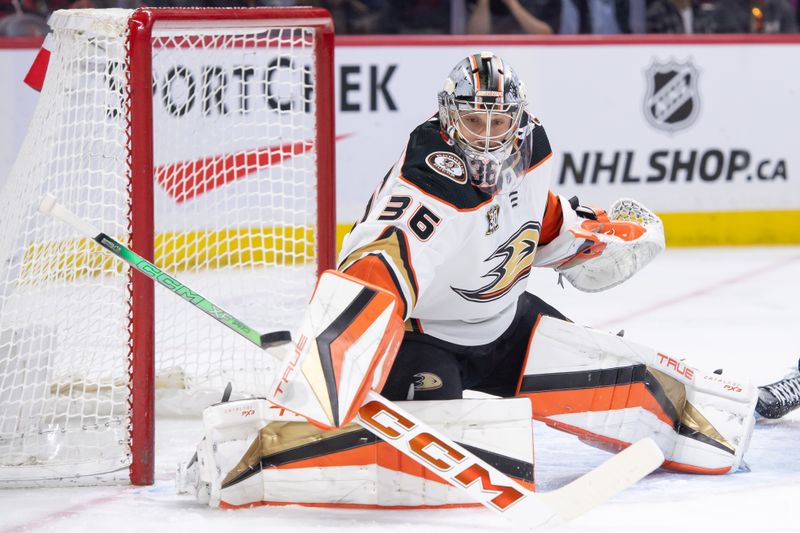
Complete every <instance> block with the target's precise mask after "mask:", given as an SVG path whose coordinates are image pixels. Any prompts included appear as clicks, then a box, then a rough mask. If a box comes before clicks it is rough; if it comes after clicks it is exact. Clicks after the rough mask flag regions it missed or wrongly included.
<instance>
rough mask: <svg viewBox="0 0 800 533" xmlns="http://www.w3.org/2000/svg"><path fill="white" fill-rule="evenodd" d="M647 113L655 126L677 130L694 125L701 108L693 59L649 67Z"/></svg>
mask: <svg viewBox="0 0 800 533" xmlns="http://www.w3.org/2000/svg"><path fill="white" fill-rule="evenodd" d="M645 76H646V77H647V93H646V94H645V97H644V116H645V118H647V121H648V122H649V123H650V124H652V125H653V127H655V128H658V129H660V130H664V131H670V132H672V131H678V130H682V129H685V128H688V127H689V126H691V125H692V124H693V123H694V121H695V119H696V118H697V115H698V113H699V111H700V96H699V94H698V91H697V76H698V74H697V69H696V68H695V67H694V65H692V64H691V63H690V62H688V61H687V62H686V63H677V62H668V63H658V62H656V63H654V64H653V65H652V66H651V67H650V68H648V69H647V73H646V74H645Z"/></svg>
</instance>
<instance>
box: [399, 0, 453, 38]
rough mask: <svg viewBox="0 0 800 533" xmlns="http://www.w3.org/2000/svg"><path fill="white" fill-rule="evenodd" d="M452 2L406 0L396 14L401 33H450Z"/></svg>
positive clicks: (446, 0) (444, 0) (441, 0)
mask: <svg viewBox="0 0 800 533" xmlns="http://www.w3.org/2000/svg"><path fill="white" fill-rule="evenodd" d="M450 9H451V7H450V0H405V1H404V2H403V7H402V9H398V10H397V12H396V16H397V22H398V31H399V32H400V33H433V34H446V33H450Z"/></svg>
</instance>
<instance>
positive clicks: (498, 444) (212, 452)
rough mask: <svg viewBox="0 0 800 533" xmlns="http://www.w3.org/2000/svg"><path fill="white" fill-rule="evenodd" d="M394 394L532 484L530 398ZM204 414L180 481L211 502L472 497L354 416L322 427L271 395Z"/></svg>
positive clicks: (459, 501) (376, 503) (365, 503)
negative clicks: (192, 457) (412, 398)
mask: <svg viewBox="0 0 800 533" xmlns="http://www.w3.org/2000/svg"><path fill="white" fill-rule="evenodd" d="M258 402H261V403H258ZM254 403H257V404H258V407H255V408H254V407H253V404H254ZM398 403H399V404H401V405H402V406H403V408H404V409H407V410H408V411H409V412H411V413H412V414H413V415H415V416H417V417H419V418H420V419H421V420H423V421H425V422H426V423H429V424H430V425H431V426H432V427H433V428H434V429H436V430H439V431H441V432H442V433H444V434H445V435H447V436H448V437H450V438H452V439H453V440H455V441H457V442H459V443H462V444H465V445H467V446H469V447H471V448H470V449H471V450H472V451H473V452H474V453H476V454H477V455H478V456H479V457H481V458H483V459H484V460H487V461H489V462H493V464H494V466H496V467H498V468H500V469H501V470H502V471H504V473H506V474H508V475H511V476H512V477H514V478H516V479H518V480H521V481H522V482H523V484H525V485H526V486H527V488H529V489H530V488H532V485H533V434H532V431H531V408H530V402H529V401H528V400H527V399H522V398H508V399H485V400H484V399H480V400H453V401H430V402H422V401H418V402H398ZM239 404H241V406H240V405H239ZM245 411H246V412H249V411H255V413H254V414H252V415H250V417H246V418H245V417H242V415H241V413H242V412H245ZM203 419H204V424H205V438H204V439H203V440H202V441H201V442H200V443H199V444H198V448H197V453H198V461H197V462H196V463H195V464H194V465H193V466H192V467H191V468H188V469H187V468H184V469H182V470H181V471H180V472H179V482H178V484H179V486H183V487H184V492H188V493H191V494H194V495H195V496H196V498H197V499H198V501H199V502H201V503H206V504H208V505H209V506H212V507H217V506H220V507H227V508H231V507H242V506H250V505H260V504H270V503H274V504H280V503H301V504H312V505H313V504H324V505H348V506H359V507H421V506H426V507H428V506H432V507H438V506H450V505H474V503H473V501H472V500H471V499H469V498H465V497H464V495H463V494H462V492H461V491H459V490H457V489H455V488H453V487H451V486H450V485H448V484H447V483H444V482H443V481H442V480H441V479H440V478H438V476H435V475H433V474H431V473H429V472H428V471H427V470H423V468H422V467H421V466H419V465H418V464H417V463H416V462H414V461H412V460H411V459H408V458H406V457H404V456H401V455H400V454H399V452H397V451H396V450H394V448H391V447H390V446H389V445H388V444H384V443H379V442H376V438H375V437H373V436H372V434H371V433H369V432H367V431H366V430H363V429H362V428H361V427H360V426H357V425H355V424H350V425H347V426H344V427H342V428H337V429H333V430H330V431H323V430H321V429H319V428H316V427H314V426H311V425H310V424H308V423H307V422H305V420H304V419H302V418H299V417H296V416H294V415H292V414H290V413H284V412H282V411H281V410H280V409H274V408H273V409H270V408H269V404H268V402H266V401H265V400H243V401H241V402H229V403H226V404H220V405H216V406H212V407H209V408H208V409H206V411H205V412H204V415H203ZM256 421H258V422H256Z"/></svg>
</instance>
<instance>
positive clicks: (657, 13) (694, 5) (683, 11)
mask: <svg viewBox="0 0 800 533" xmlns="http://www.w3.org/2000/svg"><path fill="white" fill-rule="evenodd" d="M714 15H715V10H714V8H713V6H712V5H710V4H708V3H701V2H698V1H695V0H654V1H653V2H652V3H651V4H650V6H649V7H648V8H647V33H714V32H715V31H716V24H715V17H714Z"/></svg>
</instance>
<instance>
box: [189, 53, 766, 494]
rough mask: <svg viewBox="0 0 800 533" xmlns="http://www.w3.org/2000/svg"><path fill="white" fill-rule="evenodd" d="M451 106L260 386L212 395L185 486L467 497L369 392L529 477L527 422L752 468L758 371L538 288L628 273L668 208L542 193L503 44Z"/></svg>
mask: <svg viewBox="0 0 800 533" xmlns="http://www.w3.org/2000/svg"><path fill="white" fill-rule="evenodd" d="M438 103H439V112H438V114H436V115H435V116H433V117H431V118H430V119H429V120H427V121H425V122H423V123H422V124H420V125H419V126H418V127H417V128H416V129H414V130H413V131H412V132H411V134H410V137H409V140H408V142H407V143H406V145H405V147H404V148H403V150H402V153H401V155H400V157H399V159H398V160H397V162H396V163H395V164H394V166H392V167H391V169H390V171H389V172H388V173H387V174H386V176H385V177H384V179H383V180H382V181H381V182H380V183H379V184H378V185H377V188H376V189H375V191H374V193H373V194H372V197H371V198H370V199H369V202H368V203H367V206H366V210H365V213H364V215H363V217H362V218H361V219H360V220H359V221H358V222H357V223H356V225H355V226H354V227H353V229H352V230H351V231H350V233H349V234H348V235H347V237H346V238H345V241H344V245H343V249H342V251H341V254H340V256H339V266H338V272H327V273H325V274H324V275H323V276H322V277H321V278H320V280H319V282H318V286H317V289H316V291H315V293H314V296H313V298H312V300H311V302H310V304H309V308H308V311H307V316H306V320H305V323H304V325H303V327H302V329H301V331H300V332H299V335H298V336H297V338H296V339H295V341H296V342H295V344H294V345H293V347H292V349H291V350H290V351H289V352H288V353H286V354H285V356H284V366H283V370H282V372H281V373H280V375H278V376H277V378H276V381H275V384H274V385H273V386H272V388H271V389H270V390H268V391H265V396H266V399H263V400H259V399H252V400H242V401H237V402H229V403H222V404H219V405H216V406H213V407H211V408H209V409H208V410H207V411H206V412H205V414H204V424H205V435H206V436H205V439H204V440H203V441H202V442H201V443H200V445H199V447H198V453H197V459H196V460H195V461H193V462H192V465H191V466H190V467H189V469H187V470H186V471H184V472H183V473H182V476H181V480H182V483H183V484H184V487H185V488H186V489H187V490H190V491H193V492H195V493H196V494H197V496H198V498H199V499H200V500H201V501H204V502H208V503H209V504H210V505H214V506H223V507H239V506H247V505H254V504H264V503H302V504H317V505H358V506H378V507H431V506H451V505H462V504H465V503H468V500H465V499H464V498H463V497H462V496H461V495H460V493H456V492H455V491H453V490H452V489H451V487H449V486H448V485H447V484H445V483H444V482H443V481H442V479H441V478H440V477H439V476H437V475H436V474H434V473H433V472H431V471H430V470H426V469H424V468H422V467H420V466H418V465H417V464H416V463H414V462H412V461H410V460H408V459H407V458H405V457H404V456H402V455H400V454H398V453H397V452H395V451H394V450H393V449H392V448H391V447H389V446H387V445H386V443H385V442H382V441H381V440H380V439H377V438H376V437H374V436H373V435H372V434H371V433H369V432H367V431H365V430H364V429H362V427H361V426H359V425H355V424H353V423H352V421H353V420H354V418H355V417H356V416H358V408H359V406H361V405H362V404H363V401H364V398H365V397H366V395H367V394H368V393H369V391H371V390H374V391H378V392H380V393H381V394H382V395H383V396H384V397H386V398H388V399H389V400H393V401H396V402H398V404H400V405H402V406H403V407H404V408H405V409H407V410H408V411H409V412H411V413H413V414H414V415H415V416H417V417H418V418H419V419H420V420H423V421H425V422H427V423H428V424H430V425H432V426H433V427H435V428H437V429H438V430H439V431H441V432H443V433H445V434H446V435H447V436H448V437H450V438H451V439H453V440H454V441H456V442H458V443H461V444H462V445H464V446H465V447H468V449H470V450H472V451H473V452H474V453H475V454H476V455H479V456H481V457H483V458H484V459H485V460H486V461H488V462H492V464H493V465H495V466H496V467H497V468H499V469H501V470H503V471H504V472H505V473H506V474H508V475H509V476H511V477H512V478H514V479H515V480H516V481H517V482H519V483H520V484H521V485H522V486H524V487H528V488H530V487H532V484H533V440H532V431H531V420H532V419H537V420H541V421H543V422H544V423H546V424H548V425H550V426H552V427H554V428H556V429H559V430H562V431H566V432H569V433H572V434H574V435H576V436H578V437H579V438H580V439H581V440H582V441H585V442H587V443H589V444H592V445H595V446H600V447H603V448H605V449H609V450H612V451H619V450H622V449H624V448H626V447H627V446H629V445H630V444H631V443H633V442H635V441H637V440H639V439H641V438H644V437H651V438H652V439H654V440H655V442H656V443H657V444H658V447H659V448H660V449H661V451H662V452H663V455H664V457H665V458H666V461H665V462H664V465H663V466H664V467H665V468H669V469H673V470H678V471H682V472H691V473H702V474H725V473H728V472H733V471H735V470H736V469H737V468H739V466H740V465H741V464H742V457H743V454H744V452H745V451H746V450H747V446H748V442H749V439H750V434H751V432H752V430H753V424H754V409H755V405H756V402H757V389H756V388H755V387H754V386H753V385H751V384H749V383H748V382H747V381H746V380H738V379H734V378H731V377H729V376H724V377H723V376H720V375H717V374H714V373H707V372H704V371H703V370H701V369H699V368H696V367H694V366H693V365H692V364H691V362H690V361H685V360H682V359H679V358H677V357H675V356H674V355H670V354H666V353H662V352H660V351H659V350H658V349H655V348H650V347H647V346H644V345H641V344H638V343H635V342H631V341H629V340H628V339H626V338H623V337H621V336H618V335H614V334H610V333H606V332H603V331H598V330H593V329H590V328H587V327H583V326H580V325H577V324H575V323H573V322H571V321H570V320H569V318H568V317H566V316H564V315H563V314H562V313H561V312H559V311H558V310H557V309H556V308H554V307H552V306H551V305H549V304H548V303H545V302H544V301H542V300H541V299H540V298H538V297H537V296H536V295H534V294H532V293H530V292H527V291H526V280H527V279H528V278H529V276H531V275H532V273H533V269H534V267H542V268H552V269H555V270H556V271H557V272H558V273H559V274H560V276H561V277H563V279H566V280H567V281H568V282H569V283H571V284H572V285H573V286H574V287H576V288H577V289H579V290H582V291H588V292H594V291H602V290H606V289H609V288H611V287H614V286H616V285H618V284H620V283H623V282H624V281H625V280H627V279H629V278H630V277H631V276H633V275H634V274H636V272H638V271H639V270H641V269H642V268H643V267H644V266H645V265H647V264H648V263H649V262H650V261H651V260H653V258H655V257H656V256H657V255H658V254H659V253H660V252H661V251H662V250H663V249H664V234H663V228H662V224H661V221H660V220H659V219H658V217H657V216H656V215H655V214H653V213H652V212H651V211H650V210H648V209H647V208H646V207H645V206H643V205H642V204H641V203H639V202H637V201H635V200H631V199H622V200H619V201H617V202H615V203H614V204H613V205H612V206H610V208H609V209H608V210H607V211H604V210H601V209H592V208H587V207H584V206H582V205H581V204H580V203H579V201H578V200H577V199H575V198H572V199H568V198H565V197H561V196H558V195H556V194H554V193H553V192H551V191H550V190H549V182H550V166H551V160H552V155H553V154H552V150H551V147H550V142H549V140H548V137H547V134H546V133H545V129H544V127H543V125H542V124H541V122H540V121H539V120H538V119H537V118H536V117H535V116H534V115H533V114H532V113H531V112H530V111H529V109H528V105H527V101H526V96H525V88H524V86H523V84H522V82H521V81H520V80H519V79H518V78H517V75H516V73H515V71H514V69H513V68H512V67H511V66H510V65H509V64H508V63H506V62H504V61H503V60H502V59H501V58H500V57H498V56H496V55H494V54H492V53H490V52H482V53H478V54H474V55H471V56H469V57H467V58H465V59H463V60H462V61H461V62H459V63H458V64H457V65H456V66H455V68H454V69H453V70H452V71H451V72H450V74H449V76H448V77H447V79H446V80H445V83H444V88H443V90H442V91H441V92H440V93H439V95H438ZM309 351H314V352H315V353H317V355H318V356H317V357H314V358H313V361H315V362H314V364H310V363H302V361H303V360H304V359H302V356H303V355H304V354H306V353H308V352H309ZM345 353H348V354H350V355H352V354H353V353H356V354H358V356H357V357H350V355H348V357H344V355H343V354H345ZM309 360H311V359H305V361H309ZM332 384H335V385H332ZM466 389H469V390H472V391H479V392H482V393H486V394H488V395H491V396H492V397H494V398H491V399H472V400H469V399H463V391H464V390H466ZM277 406H280V408H279V407H277ZM298 414H300V415H302V417H301V416H298ZM382 416H384V418H385V420H384V421H383V422H381V423H383V424H388V420H389V419H393V421H394V422H397V421H398V417H397V416H395V417H394V418H393V417H392V415H391V414H387V413H385V412H384V413H382ZM376 417H377V415H376ZM446 451H447V450H443V449H442V448H438V449H437V450H436V453H438V454H440V455H439V456H437V457H438V458H439V460H441V461H443V460H444V459H445V457H444V455H443V454H446ZM430 454H431V455H436V454H435V453H434V452H432V451H431V452H430ZM435 459H436V457H434V460H435Z"/></svg>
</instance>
